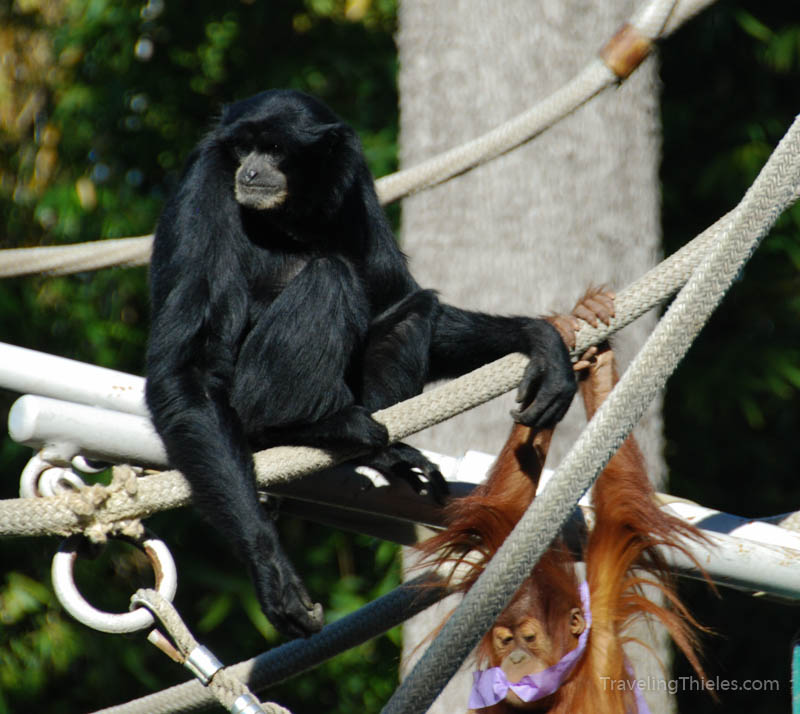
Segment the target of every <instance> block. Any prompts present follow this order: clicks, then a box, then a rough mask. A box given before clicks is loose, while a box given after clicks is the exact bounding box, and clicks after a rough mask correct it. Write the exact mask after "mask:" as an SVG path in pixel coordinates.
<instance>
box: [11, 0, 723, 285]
mask: <svg viewBox="0 0 800 714" xmlns="http://www.w3.org/2000/svg"><path fill="white" fill-rule="evenodd" d="M714 1H715V0H651V2H649V3H648V4H647V5H645V6H644V7H643V8H642V10H641V11H640V12H638V13H636V14H635V16H634V17H633V18H632V19H631V22H630V25H631V26H632V27H633V28H635V30H636V32H638V33H639V35H640V36H641V40H642V42H643V43H644V44H645V45H646V47H644V48H643V53H642V54H641V57H639V60H638V61H641V59H644V57H646V56H647V52H648V50H649V46H650V42H652V41H654V40H656V39H658V38H659V37H665V36H667V35H669V34H670V33H672V32H673V31H674V30H676V29H677V28H678V27H679V26H680V25H682V24H683V23H684V22H686V21H687V20H689V19H690V18H691V17H693V16H694V15H695V14H697V13H698V12H700V10H702V9H703V8H705V7H707V6H708V5H711V4H712V3H713V2H714ZM607 47H608V45H607ZM638 61H637V63H638ZM634 66H635V65H634ZM632 69H633V66H632V67H630V68H629V69H628V71H632ZM626 76H627V74H625V75H619V74H616V73H615V71H612V69H611V68H610V67H609V66H608V65H607V64H606V62H604V61H603V60H602V59H600V58H594V59H592V60H591V61H589V62H588V63H587V65H586V66H585V67H584V68H583V69H582V70H581V71H580V72H579V73H578V74H577V75H576V76H575V77H574V78H573V79H572V80H570V81H569V82H567V84H565V85H564V86H563V87H562V88H560V89H559V90H557V91H556V92H554V93H553V94H551V95H550V96H549V97H546V98H545V99H543V100H542V101H541V102H538V103H537V104H535V105H534V106H533V107H531V108H530V109H528V110H527V111H525V112H523V113H521V114H519V115H518V116H516V117H513V118H511V119H509V120H508V121H506V122H505V123H503V124H501V125H500V126H498V127H496V128H495V129H492V130H490V131H488V132H487V133H485V134H483V135H482V136H479V137H476V138H475V139H473V140H471V141H468V142H466V143H464V144H462V145H460V146H457V147H454V148H453V149H450V150H447V151H444V152H442V153H441V154H439V155H437V156H434V157H432V158H430V159H428V160H427V161H424V162H422V163H420V164H418V165H416V166H412V167H410V168H408V169H404V170H402V171H397V172H395V173H393V174H390V175H388V176H384V177H383V178H380V179H378V180H377V181H376V182H375V188H376V190H377V192H378V197H379V198H380V200H381V203H392V202H394V201H397V200H399V199H401V198H403V197H405V196H408V195H411V194H412V193H416V192H418V191H422V190H425V189H427V188H431V187H433V186H436V185H438V184H440V183H443V182H445V181H448V180H449V179H451V178H453V177H455V176H458V175H460V174H463V173H465V172H467V171H470V170H472V169H474V168H477V167H478V166H481V165H483V164H485V163H487V162H489V161H491V160H493V159H495V158H497V157H498V156H502V155H503V154H506V153H508V152H509V151H512V150H513V149H515V148H517V147H519V146H521V145H523V144H525V143H527V142H529V141H531V140H532V139H534V138H535V137H537V136H539V135H540V134H542V133H543V132H544V131H546V130H547V129H549V128H550V127H551V126H553V125H554V124H556V123H557V122H559V121H560V120H561V119H563V118H564V117H566V116H567V115H569V114H571V113H572V112H574V111H576V110H577V109H578V108H579V107H581V106H583V105H584V104H585V103H586V102H588V101H589V100H590V99H592V98H593V97H594V96H596V95H597V94H599V93H600V92H602V91H604V90H605V89H607V88H609V87H612V86H615V85H616V84H618V83H619V82H620V81H622V80H623V79H624V78H625V77H626ZM152 240H153V237H152V236H141V237H138V238H117V239H106V240H100V241H93V242H88V243H77V244H74V245H60V246H46V247H33V248H12V249H9V250H2V251H0V278H8V277H14V276H20V275H31V274H35V273H49V274H51V275H66V274H69V273H75V272H80V271H83V270H98V269H100V268H107V267H111V266H114V265H125V266H128V267H131V266H136V265H146V264H147V263H148V262H149V261H150V253H151V250H152Z"/></svg>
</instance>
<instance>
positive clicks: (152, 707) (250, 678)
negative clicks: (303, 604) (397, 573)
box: [94, 575, 447, 714]
mask: <svg viewBox="0 0 800 714" xmlns="http://www.w3.org/2000/svg"><path fill="white" fill-rule="evenodd" d="M435 582H437V580H436V579H435V576H431V575H421V576H419V577H417V578H415V579H414V580H411V581H409V582H407V583H405V584H403V585H401V586H400V587H398V588H396V589H395V590H393V591H392V592H390V593H388V594H386V595H383V596H381V597H379V598H377V599H376V600H373V601H372V602H371V603H369V604H367V605H365V606H364V607H362V608H360V609H359V610H357V611H356V612H354V613H352V614H350V615H347V616H346V617H343V618H342V619H341V620H337V621H336V622H334V623H331V624H330V625H327V626H326V627H325V629H323V630H322V632H319V633H318V634H316V635H313V636H311V637H309V638H308V639H305V640H303V639H298V640H292V641H291V642H287V643H286V644H284V645H281V646H280V647H276V648H274V649H272V650H270V651H269V652H265V653H264V654H261V655H259V656H258V657H254V658H252V659H250V660H247V661H245V662H240V663H239V664H236V665H232V666H230V667H226V670H228V671H230V673H231V674H232V675H234V676H235V677H236V678H237V679H239V680H241V681H243V682H246V683H247V685H248V686H249V687H250V689H251V690H253V691H255V692H258V691H263V690H264V689H266V688H267V687H271V686H272V685H274V684H277V683H278V682H281V681H283V680H284V679H288V678H289V677H292V676H295V675H297V674H299V673H300V672H303V671H306V670H308V669H311V668H312V667H316V666H317V665H318V664H320V663H322V662H324V661H326V660H328V659H330V658H331V657H334V656H335V655H337V654H339V653H340V652H344V651H345V650H348V649H351V648H353V647H356V646H358V645H360V644H362V643H364V642H367V641H368V640H371V639H373V638H374V637H377V636H378V635H381V634H383V633H384V632H386V631H387V630H390V629H391V628H392V627H395V626H397V625H400V624H402V623H403V622H405V620H407V619H408V618H409V617H413V616H414V615H416V614H417V613H419V612H421V611H422V610H425V609H426V608H428V607H430V606H431V605H433V604H434V603H435V602H437V601H438V600H440V599H441V598H442V597H444V596H445V595H446V594H447V591H446V589H445V588H444V587H431V585H432V584H433V583H435ZM213 703H214V698H213V696H212V695H211V694H210V693H209V692H208V691H207V690H206V688H205V687H204V686H203V685H202V684H200V682H198V681H195V680H192V681H189V682H185V683H184V684H179V685H177V686H174V687H170V688H169V689H165V690H163V691H161V692H157V693H155V694H151V695H149V696H146V697H142V698H141V699H136V700H134V701H132V702H128V703H127V704H120V705H118V706H113V707H109V708H107V709H102V710H100V711H97V712H94V714H169V713H170V712H190V711H202V710H204V709H206V708H208V707H209V706H210V705H212V704H213Z"/></svg>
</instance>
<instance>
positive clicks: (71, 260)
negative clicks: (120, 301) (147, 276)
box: [0, 235, 153, 278]
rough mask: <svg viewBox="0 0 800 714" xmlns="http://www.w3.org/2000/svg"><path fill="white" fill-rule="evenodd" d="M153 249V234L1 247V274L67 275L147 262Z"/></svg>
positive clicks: (13, 275) (130, 266) (15, 275)
mask: <svg viewBox="0 0 800 714" xmlns="http://www.w3.org/2000/svg"><path fill="white" fill-rule="evenodd" d="M152 250H153V236H151V235H149V236H139V237H137V238H109V239H106V240H99V241H93V242H90V243H76V244H74V245H52V246H40V247H36V248H9V249H7V250H0V278H12V277H17V276H20V275H34V274H37V273H47V274H49V275H69V274H70V273H79V272H81V271H84V270H99V269H101V268H110V267H113V266H115V265H122V266H125V267H128V268H132V267H135V266H137V265H147V264H148V263H149V262H150V253H151V252H152Z"/></svg>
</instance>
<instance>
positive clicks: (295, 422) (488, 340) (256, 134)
mask: <svg viewBox="0 0 800 714" xmlns="http://www.w3.org/2000/svg"><path fill="white" fill-rule="evenodd" d="M150 279H151V298H152V325H151V332H150V340H149V345H148V351H147V373H148V377H147V388H146V397H147V404H148V406H149V409H150V413H151V415H152V418H153V422H154V424H155V427H156V429H157V431H158V433H159V434H160V435H161V438H162V439H163V441H164V444H165V446H166V450H167V454H168V457H169V460H170V463H171V464H172V466H174V467H176V468H178V469H180V470H181V471H182V472H183V473H184V475H185V476H186V478H187V479H188V480H189V482H190V484H191V486H192V490H193V494H194V497H195V502H196V504H197V506H198V507H199V509H200V511H201V512H202V513H203V514H204V515H205V517H206V518H207V519H208V520H209V521H210V523H211V524H212V525H213V527H214V528H216V529H218V530H219V531H221V532H222V533H223V534H224V535H225V536H226V537H227V539H228V540H229V541H230V542H231V544H232V545H233V546H234V548H235V550H236V551H237V552H238V554H239V555H240V556H241V557H242V559H243V560H244V562H245V563H246V565H247V567H248V570H249V572H250V576H251V577H252V579H253V581H254V584H255V587H256V591H257V594H258V598H259V601H260V604H261V607H262V608H263V610H264V612H265V614H266V615H267V617H268V618H269V619H270V620H271V621H272V623H273V624H274V625H275V626H276V627H277V628H278V629H279V630H280V631H282V632H283V633H285V634H288V635H291V636H299V635H302V636H307V635H309V634H311V633H312V632H315V631H317V630H319V629H320V627H321V626H322V608H321V606H320V605H319V604H314V603H313V602H312V601H311V599H310V598H309V595H308V593H307V591H306V589H305V587H304V586H303V583H302V581H301V580H300V578H299V577H298V575H297V574H296V573H295V571H294V569H293V567H292V565H291V564H290V562H289V560H288V559H287V557H286V555H285V554H284V553H283V551H282V550H281V547H280V544H279V543H278V539H277V535H276V532H275V527H274V524H273V522H272V519H271V518H270V516H269V515H268V514H267V513H266V512H265V511H264V509H263V508H262V507H261V505H260V504H259V498H258V495H257V492H256V485H255V480H254V471H253V460H252V450H258V449H263V448H267V447H269V446H274V445H279V444H286V445H309V446H318V447H323V448H336V447H353V446H356V447H358V448H360V449H361V450H363V451H364V452H365V456H364V458H363V460H362V463H365V464H368V465H371V466H374V467H375V468H376V469H378V470H380V471H381V472H383V473H385V474H386V475H388V476H390V477H391V476H397V475H405V477H406V478H410V479H411V480H412V482H413V481H414V479H418V481H417V482H416V485H417V486H418V487H419V486H420V485H421V483H422V479H425V480H426V481H427V482H428V486H429V487H430V489H431V491H433V492H434V494H435V495H441V494H442V492H443V491H444V490H446V487H445V486H444V482H443V480H442V478H441V475H440V474H439V473H438V471H436V469H435V467H433V466H432V465H431V464H430V463H429V462H428V461H427V460H426V459H425V458H424V457H423V456H422V455H421V454H420V453H419V452H418V451H416V450H415V449H413V448H411V447H410V446H408V445H404V444H394V445H388V438H387V432H386V428H385V427H384V426H383V425H382V424H380V423H378V422H377V421H375V420H374V419H373V418H372V417H371V416H370V414H371V412H373V411H375V410H377V409H381V408H383V407H387V406H389V405H391V404H393V403H395V402H398V401H401V400H403V399H406V398H408V397H411V396H413V395H415V394H417V393H419V392H420V391H421V390H422V387H423V385H424V384H425V383H426V382H428V381H431V380H434V379H439V378H443V377H453V376H457V375H460V374H463V373H465V372H467V371H469V370H472V369H475V368H477V367H478V366H480V365H482V364H484V363H486V362H489V361H492V360H494V359H497V358H499V357H502V356H504V355H506V354H509V353H512V352H523V353H526V354H528V355H530V358H531V359H530V364H529V365H528V368H527V371H526V373H525V377H524V380H523V382H522V385H521V386H520V389H519V391H518V394H517V401H518V402H520V403H521V404H520V409H519V410H517V411H516V412H515V417H516V418H517V419H518V420H519V421H521V422H523V423H525V424H530V425H537V426H547V425H552V424H554V423H555V422H557V421H558V420H559V419H560V418H561V417H562V416H563V414H564V412H565V411H566V409H567V407H568V405H569V402H570V401H571V399H572V396H573V394H574V392H575V388H576V387H575V379H574V377H573V373H572V367H571V363H570V359H569V356H568V354H567V351H566V349H565V347H564V344H563V342H562V340H561V338H560V337H559V335H558V332H557V331H556V330H555V329H554V328H553V327H552V326H551V325H550V324H548V322H546V321H545V320H544V319H532V318H527V317H500V316H492V315H486V314H482V313H477V312H468V311H466V310H461V309H458V308H455V307H451V306H449V305H445V304H443V303H441V302H440V301H439V300H438V298H437V296H436V293H435V292H433V291H431V290H423V289H421V288H420V287H419V285H418V284H417V283H416V282H415V280H414V278H413V277H412V276H411V274H410V272H409V270H408V267H407V265H406V258H405V256H404V255H403V253H402V252H401V251H400V249H399V248H398V246H397V243H396V241H395V238H394V235H393V234H392V231H391V229H390V227H389V224H388V222H387V220H386V218H385V216H384V214H383V212H382V210H381V207H380V205H379V203H378V199H377V196H376V194H375V189H374V184H373V179H372V176H371V175H370V173H369V170H368V168H367V165H366V162H365V160H364V156H363V153H362V150H361V146H360V143H359V140H358V138H357V136H356V134H355V132H354V131H353V130H352V129H351V128H350V127H349V126H347V125H346V124H344V123H342V121H341V120H340V119H339V118H338V117H337V116H336V115H335V114H333V113H332V112H331V110H330V109H328V108H327V107H326V106H325V105H323V104H322V103H320V102H319V101H318V100H316V99H314V98H312V97H310V96H307V95H305V94H302V93H299V92H295V91H289V90H271V91H266V92H263V93H261V94H258V95H256V96H254V97H251V98H249V99H245V100H242V101H239V102H235V103H233V104H230V105H228V106H226V107H225V108H224V109H223V111H222V115H221V118H220V119H219V121H218V123H217V124H216V126H215V127H214V128H213V129H211V131H209V133H208V134H207V135H206V136H205V137H204V138H203V139H202V140H201V141H200V143H199V144H198V145H197V147H196V148H195V149H194V150H193V151H192V153H191V154H190V156H189V158H188V160H187V163H186V166H185V168H184V172H183V174H182V177H181V179H180V182H179V185H178V186H177V189H176V191H175V193H174V195H173V196H172V197H171V199H170V200H169V201H168V202H167V204H166V206H165V208H164V211H163V214H162V216H161V218H160V220H159V223H158V226H157V229H156V236H155V243H154V247H153V256H152V263H151V270H150Z"/></svg>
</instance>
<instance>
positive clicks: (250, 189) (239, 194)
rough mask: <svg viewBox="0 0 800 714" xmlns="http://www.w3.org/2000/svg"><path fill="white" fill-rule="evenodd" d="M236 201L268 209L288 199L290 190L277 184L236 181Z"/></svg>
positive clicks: (248, 205)
mask: <svg viewBox="0 0 800 714" xmlns="http://www.w3.org/2000/svg"><path fill="white" fill-rule="evenodd" d="M235 192H236V201H237V202H238V203H239V204H241V205H242V206H247V207H248V208H255V209H256V210H259V211H266V210H269V209H270V208H277V207H278V206H280V205H281V204H283V203H284V201H286V199H287V198H288V196H289V192H288V191H287V190H286V188H285V187H279V186H275V185H272V186H270V185H259V184H253V183H249V184H243V183H241V182H239V181H237V182H236V189H235Z"/></svg>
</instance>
